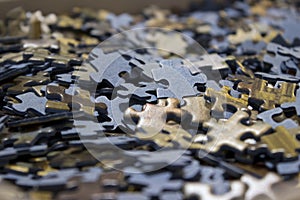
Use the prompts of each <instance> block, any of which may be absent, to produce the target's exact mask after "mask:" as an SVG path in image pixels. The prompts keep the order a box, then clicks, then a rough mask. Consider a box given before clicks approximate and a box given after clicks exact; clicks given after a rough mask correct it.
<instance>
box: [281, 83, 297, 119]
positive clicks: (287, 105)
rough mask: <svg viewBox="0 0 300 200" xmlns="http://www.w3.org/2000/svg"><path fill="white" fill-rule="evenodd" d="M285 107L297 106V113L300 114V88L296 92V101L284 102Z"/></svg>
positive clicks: (283, 106)
mask: <svg viewBox="0 0 300 200" xmlns="http://www.w3.org/2000/svg"><path fill="white" fill-rule="evenodd" d="M281 107H282V108H283V109H288V108H291V107H293V108H295V109H296V112H297V115H298V116H300V88H299V89H298V90H297V94H296V101H295V102H289V103H284V104H282V105H281Z"/></svg>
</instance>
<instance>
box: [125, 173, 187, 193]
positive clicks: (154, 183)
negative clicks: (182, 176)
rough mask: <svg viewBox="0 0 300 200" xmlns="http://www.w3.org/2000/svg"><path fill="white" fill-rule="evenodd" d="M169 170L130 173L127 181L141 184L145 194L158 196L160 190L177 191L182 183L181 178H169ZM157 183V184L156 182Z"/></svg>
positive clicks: (170, 175)
mask: <svg viewBox="0 0 300 200" xmlns="http://www.w3.org/2000/svg"><path fill="white" fill-rule="evenodd" d="M171 177H172V174H171V173H170V172H160V173H156V174H153V175H146V174H132V175H131V176H130V177H129V179H128V182H129V183H130V184H135V185H142V186H144V188H143V193H144V194H145V195H147V196H154V197H155V196H158V195H159V194H160V193H161V192H162V191H164V190H169V191H178V190H179V189H180V188H181V187H182V185H183V181H181V180H171ZM158 183H159V184H158Z"/></svg>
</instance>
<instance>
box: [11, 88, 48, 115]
mask: <svg viewBox="0 0 300 200" xmlns="http://www.w3.org/2000/svg"><path fill="white" fill-rule="evenodd" d="M16 98H17V99H19V100H20V101H21V103H18V104H13V105H12V108H13V109H15V110H16V111H17V112H19V113H21V114H26V112H27V111H28V110H33V111H35V112H36V113H38V114H40V115H46V103H47V99H46V98H45V97H39V96H36V95H35V94H34V93H33V92H27V93H24V94H21V95H18V96H16Z"/></svg>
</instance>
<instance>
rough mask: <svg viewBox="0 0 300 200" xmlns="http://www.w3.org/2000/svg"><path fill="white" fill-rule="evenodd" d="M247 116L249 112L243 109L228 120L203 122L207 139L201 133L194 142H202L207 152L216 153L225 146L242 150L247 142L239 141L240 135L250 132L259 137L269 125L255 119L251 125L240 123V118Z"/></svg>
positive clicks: (268, 128)
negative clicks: (206, 130)
mask: <svg viewBox="0 0 300 200" xmlns="http://www.w3.org/2000/svg"><path fill="white" fill-rule="evenodd" d="M247 118H249V114H248V113H246V112H244V111H237V112H236V113H235V114H234V115H232V116H231V117H230V118H229V119H228V120H222V119H220V120H219V121H216V120H215V119H210V121H208V122H205V123H204V124H203V126H204V127H206V128H208V132H207V134H206V136H207V138H208V140H205V138H206V137H204V136H203V135H202V134H200V135H196V136H195V138H194V142H196V143H198V142H200V143H204V144H199V145H201V146H202V148H203V149H205V150H207V151H208V152H212V153H217V152H218V151H219V150H220V149H221V148H222V147H227V148H230V149H232V150H235V151H239V152H242V151H244V150H245V149H246V148H247V146H248V144H247V143H245V142H243V141H241V140H240V139H241V137H243V136H245V135H247V134H252V135H253V136H254V137H259V136H261V135H263V134H264V133H266V132H267V131H268V130H270V128H271V126H270V125H268V124H266V123H263V122H260V121H257V122H255V123H253V124H251V125H244V124H242V122H241V121H242V120H244V119H247Z"/></svg>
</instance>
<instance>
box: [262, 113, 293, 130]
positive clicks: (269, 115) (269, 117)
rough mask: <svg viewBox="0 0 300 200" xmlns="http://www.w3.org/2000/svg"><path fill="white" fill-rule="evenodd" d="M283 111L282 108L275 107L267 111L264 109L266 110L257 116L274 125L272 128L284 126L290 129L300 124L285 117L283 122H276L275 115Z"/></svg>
mask: <svg viewBox="0 0 300 200" xmlns="http://www.w3.org/2000/svg"><path fill="white" fill-rule="evenodd" d="M282 112H283V110H282V109H281V108H274V109H272V110H267V111H264V112H262V113H260V114H258V115H257V118H258V119H261V120H263V121H264V122H266V123H267V124H270V125H271V126H272V128H274V129H275V128H276V127H277V126H284V127H285V128H288V129H289V128H296V127H298V124H297V123H296V122H295V121H294V120H292V119H285V120H283V121H282V122H276V121H275V120H274V119H273V116H274V115H279V114H281V113H282Z"/></svg>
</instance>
